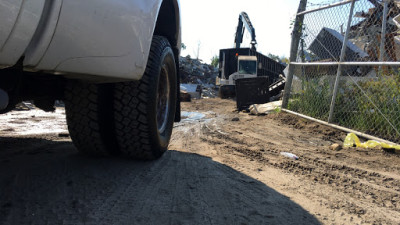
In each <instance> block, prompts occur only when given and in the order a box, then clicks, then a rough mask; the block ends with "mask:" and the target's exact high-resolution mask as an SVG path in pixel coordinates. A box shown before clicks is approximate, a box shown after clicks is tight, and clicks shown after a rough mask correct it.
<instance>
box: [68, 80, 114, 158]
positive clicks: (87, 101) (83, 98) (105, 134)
mask: <svg viewBox="0 0 400 225" xmlns="http://www.w3.org/2000/svg"><path fill="white" fill-rule="evenodd" d="M104 89H105V88H103V87H102V85H98V84H88V83H83V82H70V83H69V84H67V86H66V90H65V109H66V117H67V124H68V130H69V133H70V136H71V139H72V140H73V143H74V145H75V147H76V148H77V149H78V150H79V151H80V152H82V153H84V154H87V155H91V156H108V155H110V154H111V153H112V152H113V151H112V149H111V146H110V142H111V140H112V139H113V138H115V137H114V134H113V132H112V129H109V127H107V126H105V124H106V123H107V120H109V119H111V118H107V111H108V110H105V109H104V108H105V107H103V105H104V106H105V105H106V101H105V99H103V98H104V95H105V92H107V91H108V90H104Z"/></svg>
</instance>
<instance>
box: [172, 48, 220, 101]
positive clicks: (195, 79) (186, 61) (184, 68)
mask: <svg viewBox="0 0 400 225" xmlns="http://www.w3.org/2000/svg"><path fill="white" fill-rule="evenodd" d="M179 73H180V76H181V84H183V85H185V84H194V85H198V86H199V87H200V91H199V94H200V97H203V98H214V97H216V96H217V94H218V89H217V87H216V85H215V78H216V77H217V75H218V68H215V67H214V66H211V65H208V64H206V63H202V62H201V60H198V59H192V58H191V57H190V56H189V55H188V56H186V57H180V59H179Z"/></svg>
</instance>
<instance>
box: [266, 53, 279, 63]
mask: <svg viewBox="0 0 400 225" xmlns="http://www.w3.org/2000/svg"><path fill="white" fill-rule="evenodd" d="M267 56H268V57H269V58H271V59H273V60H275V61H277V62H279V61H280V57H279V56H278V55H274V54H271V53H268V55H267Z"/></svg>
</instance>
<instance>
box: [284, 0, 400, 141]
mask: <svg viewBox="0 0 400 225" xmlns="http://www.w3.org/2000/svg"><path fill="white" fill-rule="evenodd" d="M305 2H307V1H305V0H301V3H305ZM300 6H301V4H300ZM300 11H302V10H300ZM293 32H294V35H293V40H292V54H291V63H290V67H289V72H288V73H289V74H287V77H288V79H287V84H286V89H285V98H286V99H285V98H284V104H283V107H284V108H286V109H288V110H290V111H294V112H297V113H300V114H304V115H307V116H310V117H313V118H316V119H319V120H323V121H326V122H329V123H332V124H336V125H340V126H343V127H346V128H350V129H354V130H357V131H359V132H363V133H366V134H368V135H372V136H376V137H379V138H382V139H385V140H389V141H392V142H396V143H400V70H399V68H400V62H398V59H400V35H399V34H400V1H395V0H387V1H386V0H381V1H378V0H358V1H355V0H354V1H342V2H336V3H334V4H331V5H326V6H322V7H321V6H318V7H314V6H313V5H312V4H311V5H310V4H309V5H308V6H307V9H305V10H304V11H303V12H300V13H299V14H298V15H297V18H296V25H295V28H294V30H293ZM296 34H297V35H296ZM296 50H297V51H296ZM289 90H290V91H289ZM287 93H289V94H287Z"/></svg>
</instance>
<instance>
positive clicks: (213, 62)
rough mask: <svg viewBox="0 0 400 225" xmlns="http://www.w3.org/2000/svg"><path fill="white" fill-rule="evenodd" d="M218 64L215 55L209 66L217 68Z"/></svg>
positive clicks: (217, 58)
mask: <svg viewBox="0 0 400 225" xmlns="http://www.w3.org/2000/svg"><path fill="white" fill-rule="evenodd" d="M218 64H219V57H218V56H217V55H215V56H213V57H212V58H211V66H213V67H218Z"/></svg>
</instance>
